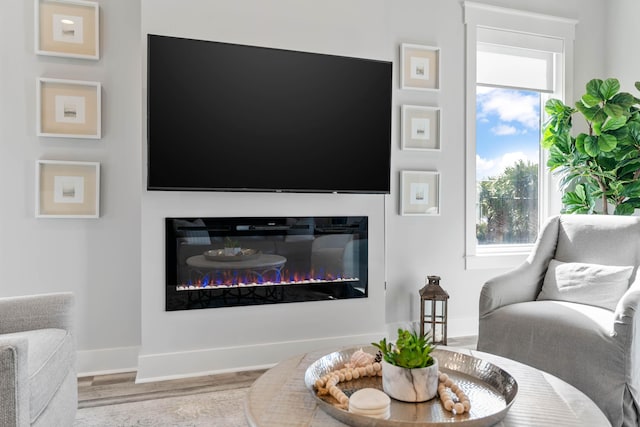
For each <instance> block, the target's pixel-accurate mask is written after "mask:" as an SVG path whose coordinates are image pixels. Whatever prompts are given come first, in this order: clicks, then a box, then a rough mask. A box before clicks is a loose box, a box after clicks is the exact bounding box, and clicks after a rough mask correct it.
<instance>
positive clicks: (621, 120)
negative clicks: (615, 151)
mask: <svg viewBox="0 0 640 427" xmlns="http://www.w3.org/2000/svg"><path fill="white" fill-rule="evenodd" d="M626 124H627V118H626V117H625V116H619V117H610V118H609V119H608V120H607V121H606V122H604V125H602V128H601V129H600V131H601V132H606V131H610V130H616V129H620V128H621V127H622V126H624V125H626Z"/></svg>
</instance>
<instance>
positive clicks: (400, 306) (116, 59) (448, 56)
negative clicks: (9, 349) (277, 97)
mask: <svg viewBox="0 0 640 427" xmlns="http://www.w3.org/2000/svg"><path fill="white" fill-rule="evenodd" d="M482 2H483V3H489V4H494V5H498V6H506V7H513V8H520V9H524V10H529V11H532V12H537V13H545V14H552V15H558V16H564V17H568V18H575V19H578V20H579V21H580V22H579V24H578V25H577V27H576V42H575V61H576V65H575V67H574V73H573V74H574V75H573V76H570V77H569V78H573V79H574V91H575V92H576V93H578V92H579V91H580V90H581V88H583V87H584V84H585V83H586V82H587V81H588V80H589V79H590V78H592V77H594V76H604V75H605V72H607V71H609V70H611V71H613V72H616V73H618V74H619V75H621V77H623V78H624V79H626V80H628V81H631V87H632V81H634V79H640V78H639V77H638V76H634V74H637V69H638V66H637V65H638V64H637V62H635V63H634V62H633V61H637V59H634V60H633V61H629V62H628V64H629V66H627V62H626V61H625V51H624V50H623V49H622V48H621V47H616V49H614V50H612V51H611V54H610V58H609V60H615V61H616V62H617V64H616V65H615V66H614V65H605V61H603V58H602V55H600V54H598V53H597V52H602V51H603V50H604V49H605V47H606V46H608V45H607V41H608V40H609V39H608V37H610V38H611V39H614V38H615V37H617V36H618V35H620V36H627V37H629V36H630V34H627V31H628V32H629V33H630V32H631V30H626V29H617V28H616V27H615V26H613V25H610V26H608V27H606V28H605V24H606V22H607V21H606V19H604V18H603V17H607V16H611V17H612V18H611V19H614V18H613V17H614V16H620V17H624V16H631V15H634V14H635V15H637V14H638V13H637V12H638V9H639V7H640V6H638V4H637V2H636V1H635V0H613V1H611V2H610V1H604V0H565V1H562V2H560V1H557V0H540V1H537V2H530V1H527V0H501V1H498V0H493V1H490V0H485V1H482ZM99 3H100V12H101V19H100V21H101V26H102V28H101V58H100V60H98V61H91V60H79V59H75V60H74V59H68V58H56V57H44V56H37V55H35V54H34V48H33V46H34V23H33V12H34V3H33V1H25V0H3V1H2V2H0V35H1V36H2V37H0V185H1V186H2V189H3V195H2V197H0V296H6V295H22V294H32V293H41V292H53V291H67V290H69V291H73V292H74V293H75V294H76V297H77V304H76V308H77V337H78V347H79V350H80V351H79V361H78V363H79V371H80V372H83V373H89V372H108V371H118V370H128V369H136V368H138V369H139V380H140V381H150V380H154V379H159V378H169V377H178V376H187V375H195V374H198V373H203V372H212V371H226V370H237V369H243V368H247V367H252V366H267V365H270V364H272V363H275V362H277V361H278V360H281V359H283V358H285V357H288V356H290V355H293V354H296V353H299V352H303V351H307V350H310V349H315V348H327V349H331V348H335V347H337V346H342V345H356V344H361V343H368V342H370V341H371V340H373V339H376V340H377V339H379V338H380V337H381V335H382V334H385V333H386V332H387V331H388V330H393V329H395V327H397V326H398V325H402V324H405V322H409V321H415V320H417V319H418V314H419V304H418V302H419V298H418V290H419V289H420V287H422V286H423V284H424V278H425V277H426V276H427V275H439V276H441V277H442V282H441V284H442V286H443V287H444V288H445V289H446V290H447V291H448V292H449V294H450V295H451V299H450V302H449V315H450V329H449V331H450V335H452V336H463V335H472V334H475V333H476V332H477V315H478V312H477V305H478V295H479V293H480V289H481V286H482V283H483V282H484V281H485V280H486V279H487V278H489V277H491V276H493V275H495V274H497V273H499V272H501V271H503V270H499V269H493V270H475V271H468V270H465V269H464V258H463V257H464V187H463V185H464V184H463V183H464V153H465V151H464V150H465V149H464V134H465V133H464V26H463V9H462V6H461V2H460V1H458V0H403V1H401V2H400V1H397V0H350V1H344V0H324V1H318V0H214V1H211V0H100V1H99ZM605 6H606V7H605ZM607 7H608V8H612V9H613V12H608V11H607ZM627 7H628V8H634V9H635V13H627V12H626V11H625V9H624V8H627ZM616 19H617V18H616ZM620 19H622V18H620ZM626 19H630V18H626ZM631 28H632V26H631ZM147 33H157V34H166V35H176V36H183V37H193V38H201V39H208V40H216V41H225V42H234V43H241V44H251V45H259V46H269V47H277V48H285V49H293V50H303V51H309V52H321V53H329V54H339V55H346V56H355V57H363V58H372V59H382V60H390V61H393V63H394V92H393V116H392V126H393V127H392V141H391V144H392V182H391V185H392V192H391V194H390V195H386V196H382V195H335V194H270V193H191V192H147V191H146V189H145V184H144V183H145V173H146V170H145V167H146V166H145V164H146V159H145V141H146V129H145V114H146V106H145V97H146V87H145V86H146V79H145V70H146V60H145V59H146V58H145V54H146V44H145V42H146V41H145V36H146V34H147ZM400 43H418V44H426V45H430V46H438V47H439V48H440V49H441V59H442V63H441V67H442V68H441V76H442V80H441V90H440V91H439V92H420V91H409V90H400V89H398V87H399V83H398V80H399V78H398V60H399V45H400ZM37 77H51V78H65V79H75V80H89V81H100V82H101V83H102V86H103V92H102V95H103V102H102V112H103V116H102V120H103V122H102V124H103V137H102V139H100V140H67V139H64V138H39V137H36V132H35V112H36V105H35V99H36V95H35V85H36V78H37ZM631 87H630V88H629V89H628V90H631ZM238 96H239V97H243V98H246V99H247V101H249V102H250V96H251V94H242V93H239V94H238ZM403 104H415V105H430V106H438V107H440V108H441V111H442V151H441V152H439V153H416V152H406V151H401V150H400V141H399V134H400V131H399V125H398V123H399V119H400V107H401V105H403ZM177 143H179V142H177ZM363 155H364V154H363ZM37 159H53V160H85V161H99V162H101V166H102V194H101V196H102V197H101V202H102V203H101V206H102V209H101V210H102V212H101V217H100V218H99V219H97V220H88V219H87V220H77V219H75V220H71V219H55V220H54V219H35V218H34V197H35V195H34V187H35V185H34V184H35V183H34V177H35V171H34V168H35V166H34V165H35V161H36V160H37ZM410 169H411V170H437V171H439V172H440V173H441V180H442V181H441V184H442V197H441V215H440V216H437V217H403V216H400V215H398V203H399V201H398V199H399V197H398V185H399V172H400V171H401V170H410ZM234 215H243V216H246V215H254V216H267V215H269V216H271V215H272V216H286V215H292V216H311V215H327V216H328V215H367V216H369V220H370V224H369V225H370V247H369V256H370V260H369V265H370V269H371V270H370V272H369V278H370V284H369V287H370V288H369V289H370V298H367V299H361V300H344V301H320V302H305V303H295V304H279V305H268V306H250V307H234V308H221V309H206V310H190V311H180V312H166V311H164V276H163V274H164V257H163V251H164V235H163V220H164V218H165V217H167V216H234ZM385 285H386V290H385Z"/></svg>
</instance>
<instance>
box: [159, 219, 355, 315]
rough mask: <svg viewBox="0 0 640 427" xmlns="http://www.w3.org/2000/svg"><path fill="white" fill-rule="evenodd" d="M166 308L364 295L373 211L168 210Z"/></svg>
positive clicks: (179, 308) (183, 308)
mask: <svg viewBox="0 0 640 427" xmlns="http://www.w3.org/2000/svg"><path fill="white" fill-rule="evenodd" d="M165 225H166V227H165V231H166V285H165V287H166V309H167V310H168V311H173V310H189V309H198V308H218V307H231V306H245V305H256V304H277V303H289V302H304V301H323V300H337V299H348V298H365V297H367V294H368V289H367V285H368V276H367V275H368V218H367V217H363V216H355V217H351V216H349V217H275V218H272V217H269V218H265V217H245V218H166V222H165Z"/></svg>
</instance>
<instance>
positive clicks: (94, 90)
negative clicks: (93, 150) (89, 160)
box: [36, 78, 102, 139]
mask: <svg viewBox="0 0 640 427" xmlns="http://www.w3.org/2000/svg"><path fill="white" fill-rule="evenodd" d="M101 93H102V85H101V84H100V83H99V82H88V81H78V80H63V79H49V78H38V79H37V89H36V97H37V99H36V106H37V116H36V134H37V135H38V136H46V137H57V138H88V139H100V138H101V137H102V119H101V115H102V111H101V103H102V95H101Z"/></svg>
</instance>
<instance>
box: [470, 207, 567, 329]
mask: <svg viewBox="0 0 640 427" xmlns="http://www.w3.org/2000/svg"><path fill="white" fill-rule="evenodd" d="M559 222H560V217H558V216H555V217H552V218H550V219H549V220H548V221H547V222H546V223H545V224H544V225H543V227H542V230H541V231H540V235H539V236H538V239H537V240H536V243H535V245H534V247H533V249H532V250H531V253H530V254H529V256H528V257H527V260H526V261H525V262H524V263H522V264H520V266H518V267H517V268H515V269H513V270H510V271H508V272H506V273H503V274H501V275H499V276H496V277H494V278H492V279H490V280H488V281H487V282H486V283H485V284H484V286H483V287H482V291H481V292H480V309H479V313H480V317H481V318H482V317H483V316H485V315H486V314H488V313H490V312H492V311H493V310H495V309H497V308H500V307H502V306H505V305H509V304H514V303H517V302H524V301H533V300H534V299H535V298H536V297H537V295H538V293H539V292H540V286H541V283H542V279H543V278H544V275H545V273H546V271H547V267H548V266H549V261H550V260H551V259H552V258H553V256H554V254H555V250H556V245H557V242H558V229H559Z"/></svg>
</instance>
